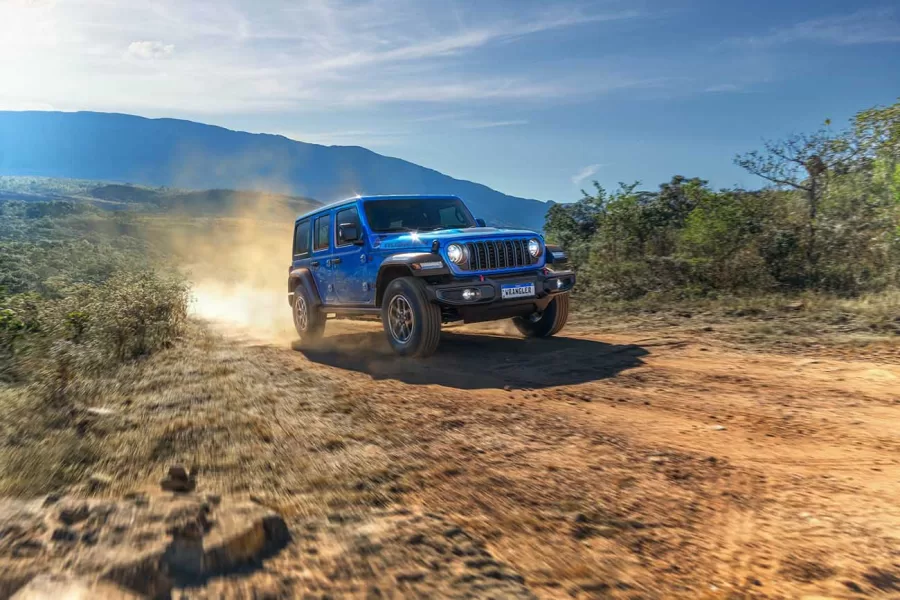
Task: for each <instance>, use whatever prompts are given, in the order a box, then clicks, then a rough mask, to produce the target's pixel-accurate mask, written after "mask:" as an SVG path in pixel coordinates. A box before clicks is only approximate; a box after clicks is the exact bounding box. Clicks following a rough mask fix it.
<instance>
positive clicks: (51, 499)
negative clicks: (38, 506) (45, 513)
mask: <svg viewBox="0 0 900 600" xmlns="http://www.w3.org/2000/svg"><path fill="white" fill-rule="evenodd" d="M60 498H62V494H61V493H59V492H50V493H49V494H47V495H46V496H45V497H44V503H43V506H50V505H51V504H56V503H57V502H59V500H60Z"/></svg>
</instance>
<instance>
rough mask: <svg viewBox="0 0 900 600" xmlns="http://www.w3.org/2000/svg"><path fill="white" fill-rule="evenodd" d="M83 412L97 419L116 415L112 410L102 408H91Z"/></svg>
mask: <svg viewBox="0 0 900 600" xmlns="http://www.w3.org/2000/svg"><path fill="white" fill-rule="evenodd" d="M85 412H87V413H89V414H92V415H97V416H98V417H107V416H109V415H114V414H116V411H115V410H113V409H111V408H104V407H91V408H89V409H87V410H86V411H85Z"/></svg>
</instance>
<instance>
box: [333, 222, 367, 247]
mask: <svg viewBox="0 0 900 600" xmlns="http://www.w3.org/2000/svg"><path fill="white" fill-rule="evenodd" d="M338 243H340V244H356V245H358V246H361V245H362V244H363V239H362V236H361V235H360V232H359V228H358V227H357V226H356V223H341V224H340V225H338Z"/></svg>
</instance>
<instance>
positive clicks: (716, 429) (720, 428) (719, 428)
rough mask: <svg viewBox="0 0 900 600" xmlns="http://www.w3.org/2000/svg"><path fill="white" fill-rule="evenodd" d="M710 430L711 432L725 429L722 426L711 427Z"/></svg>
mask: <svg viewBox="0 0 900 600" xmlns="http://www.w3.org/2000/svg"><path fill="white" fill-rule="evenodd" d="M710 429H712V430H713V431H725V429H726V427H725V426H724V425H713V426H712V427H710Z"/></svg>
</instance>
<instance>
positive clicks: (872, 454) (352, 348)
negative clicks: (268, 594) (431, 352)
mask: <svg viewBox="0 0 900 600" xmlns="http://www.w3.org/2000/svg"><path fill="white" fill-rule="evenodd" d="M505 327H506V325H504V324H496V325H491V326H485V327H479V328H469V327H465V328H454V329H448V330H446V331H445V332H444V334H443V340H442V345H441V347H440V349H439V351H438V353H437V354H436V355H435V356H434V357H433V358H431V359H428V360H426V361H410V360H405V359H400V358H397V357H395V356H394V355H392V354H391V353H390V351H389V349H388V347H387V344H386V342H385V341H384V339H383V334H382V333H381V331H380V329H379V328H378V327H377V326H376V325H374V324H367V323H343V322H334V323H330V324H329V330H328V335H327V338H326V340H325V342H324V343H323V345H322V346H321V347H320V348H317V349H315V350H304V349H300V348H297V347H292V345H291V342H290V340H291V338H292V336H287V337H286V338H285V339H283V340H267V341H260V340H254V339H252V338H249V337H247V336H245V335H243V334H241V333H239V332H235V331H233V330H231V331H230V332H229V335H228V336H226V338H225V339H222V338H221V337H218V335H205V336H200V337H199V338H198V339H197V340H194V341H193V342H192V343H191V344H188V345H186V346H185V347H181V348H174V349H172V350H171V351H168V352H165V353H162V354H161V355H159V356H156V357H153V358H152V359H150V360H148V361H146V362H144V363H138V364H135V365H133V366H132V367H129V369H131V370H133V372H131V373H128V372H126V373H124V374H119V375H118V376H117V378H116V379H115V380H111V381H110V385H109V388H108V390H107V391H106V392H105V393H104V394H103V395H102V397H104V398H105V399H106V402H107V404H106V406H109V407H111V408H112V412H111V413H110V416H103V417H96V418H95V420H94V421H92V422H91V423H90V424H89V425H88V426H87V431H88V434H87V435H88V436H96V437H97V439H98V440H102V441H100V442H98V443H97V444H95V445H96V446H97V447H102V448H103V452H104V458H103V459H102V460H101V461H100V462H99V463H98V464H97V468H101V469H103V470H104V471H105V472H107V473H109V474H111V475H112V476H113V480H114V483H113V485H112V486H111V487H110V489H109V490H108V491H107V493H108V494H110V495H117V494H121V493H123V492H125V491H127V490H129V489H133V488H134V487H140V486H142V485H148V486H154V485H156V481H157V480H158V477H159V474H160V473H161V472H163V471H164V469H165V467H166V465H168V464H171V463H172V462H176V461H180V462H185V463H191V462H195V463H197V465H198V466H199V467H200V472H201V478H200V481H201V486H202V487H203V489H204V490H207V491H216V492H223V493H229V494H237V495H239V494H249V495H252V496H253V498H254V499H255V500H256V501H258V502H260V503H264V504H266V505H269V506H271V507H273V508H276V509H277V510H279V511H280V512H281V513H282V514H284V515H285V517H286V518H287V519H288V521H289V524H290V525H291V527H292V530H293V531H294V535H295V538H294V539H295V541H294V542H293V543H292V544H291V545H290V546H289V547H288V548H286V549H285V550H284V551H283V552H281V553H280V554H279V555H277V556H275V557H272V558H271V559H269V560H268V561H267V562H266V564H265V566H264V568H262V569H261V570H260V571H259V572H257V573H254V574H251V575H250V576H247V577H245V581H244V583H242V584H240V585H242V586H244V587H242V588H241V589H253V590H256V589H273V590H275V591H273V592H272V595H275V596H279V595H281V596H284V597H292V596H299V595H302V593H307V594H309V593H312V592H315V593H316V594H318V596H317V597H324V596H325V595H331V596H343V595H350V596H358V597H365V596H366V595H368V596H370V597H374V596H377V594H374V593H373V590H375V591H378V592H379V593H382V594H383V595H384V596H387V597H396V596H397V595H406V596H429V595H432V596H433V595H447V594H456V595H466V594H469V595H476V596H491V595H493V596H494V597H508V596H511V595H513V594H519V593H520V591H521V590H520V591H519V592H517V591H515V589H513V588H510V587H508V586H510V585H512V586H515V585H519V584H520V583H521V582H522V581H523V580H524V585H525V586H527V590H530V593H532V594H534V595H536V596H538V597H543V598H557V597H558V598H564V597H580V598H594V597H596V598H605V597H613V598H671V597H686V598H697V597H700V598H802V597H809V598H814V597H835V598H854V597H864V596H865V597H900V352H897V347H896V346H890V345H888V346H885V345H882V346H880V347H878V348H873V349H869V350H866V351H859V350H856V351H849V350H847V351H842V350H835V349H831V350H828V351H824V350H823V351H821V352H818V351H815V350H813V351H805V352H803V353H794V354H788V353H785V352H782V353H778V354H775V353H770V352H768V351H766V350H764V349H761V348H758V347H757V348H752V347H743V348H742V347H738V346H735V345H733V344H729V343H725V342H723V341H722V339H723V338H721V337H720V335H719V333H718V332H717V331H703V330H697V331H687V330H684V329H678V328H660V329H657V330H654V329H644V330H641V331H639V332H636V333H630V334H623V333H621V332H620V333H610V332H601V331H599V330H598V329H597V328H595V327H592V326H591V325H590V324H585V323H582V324H580V325H579V324H578V323H575V324H573V326H572V327H571V328H569V329H568V330H567V331H566V334H565V336H564V337H560V338H557V339H552V340H523V339H521V338H519V337H518V336H514V335H512V334H510V333H509V332H507V331H506V329H505ZM123 382H130V383H123ZM104 420H108V421H109V422H105V421H104ZM398 508H399V509H401V513H400V514H405V513H403V511H405V510H411V511H414V514H426V515H432V516H429V517H427V518H428V519H437V521H435V522H437V523H439V525H438V526H435V527H437V529H435V527H431V529H429V530H428V531H430V532H431V533H414V534H409V533H404V531H406V530H402V531H401V530H397V531H400V533H397V532H396V531H395V530H394V529H391V528H393V527H394V525H389V526H388V525H384V523H385V521H384V520H383V519H382V520H377V519H381V517H377V515H380V514H382V512H381V511H385V510H393V511H396V510H397V509H398ZM393 514H397V513H393ZM391 518H392V519H394V518H395V517H391ZM372 519H376V520H375V521H373V520H372ZM390 522H391V523H393V521H390ZM316 523H327V524H329V525H328V527H338V526H342V525H341V524H344V523H354V524H353V525H352V526H351V527H352V528H354V529H353V532H349V531H344V532H343V533H340V532H338V533H335V534H334V536H332V538H329V539H333V540H343V541H342V542H341V541H338V542H326V541H324V540H323V538H322V537H321V536H322V535H324V534H322V532H323V531H324V530H323V528H322V527H321V526H317V525H316ZM367 523H368V524H367ZM377 523H381V525H377ZM317 527H318V528H317ZM454 527H459V528H461V530H463V531H465V533H466V536H471V539H474V540H477V541H478V542H479V543H481V542H483V543H484V546H483V547H484V548H485V549H486V551H487V552H489V554H490V556H492V557H493V558H492V559H491V560H486V559H484V560H482V559H478V560H469V559H466V560H464V561H462V562H459V561H457V562H458V563H459V564H458V565H457V563H452V564H453V565H457V566H446V565H450V564H451V562H452V561H451V562H446V561H448V560H450V559H452V558H453V557H454V556H462V557H463V558H465V557H466V556H467V555H468V553H469V550H466V548H464V547H462V546H460V545H458V544H456V543H453V544H448V543H447V542H446V539H444V538H443V537H441V534H440V532H439V530H440V529H441V528H443V530H445V532H446V531H450V533H447V534H446V535H452V534H453V533H452V532H453V531H455V530H454V529H453V528H454ZM447 528H449V529H447ZM388 530H390V531H388ZM432 530H435V531H438V533H434V532H433V531H432ZM317 531H318V532H319V534H316V533H315V532H317ZM304 532H306V533H304ZM310 532H312V533H310ZM360 532H363V533H360ZM378 532H381V533H378ZM385 532H387V533H385ZM390 532H394V533H390ZM363 534H364V535H363ZM432 534H433V535H432ZM316 535H320V537H319V538H316ZM361 535H363V538H364V540H365V543H362V542H360V541H359V539H363V538H360V536H361ZM373 536H375V537H376V538H378V540H379V541H378V542H377V543H374V542H372V539H374V538H373ZM378 536H381V537H378ZM469 539H470V538H468V537H467V538H465V540H469ZM351 540H356V541H355V542H352V543H351ZM436 540H443V541H436ZM468 543H469V542H468V541H466V544H468ZM351 550H352V553H353V558H352V560H351V559H350V558H346V557H347V553H348V552H350V551H351ZM493 560H496V563H495V562H492V561H493ZM463 563H464V564H463ZM457 567H458V568H457ZM472 569H475V572H470V571H471V570H472ZM242 577H244V576H243V575H242ZM273 582H274V583H273ZM376 583H377V585H376ZM245 584H246V585H245ZM210 585H219V586H227V585H230V584H227V582H219V583H218V584H215V582H213V583H211V584H210ZM273 585H274V586H275V587H274V588H272V587H271V586H273ZM246 586H250V587H249V588H248V587H246ZM259 586H263V587H262V588H260V587H259ZM265 586H269V587H265ZM460 586H462V587H460ZM497 586H500V587H497ZM502 586H507V587H502ZM210 589H219V588H210ZM220 591H221V590H220ZM202 593H205V592H200V591H197V593H196V594H194V595H201V596H202ZM208 593H209V594H210V595H211V596H216V595H218V593H219V592H212V591H209V592H208ZM254 593H255V592H254ZM526 595H527V594H526Z"/></svg>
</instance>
